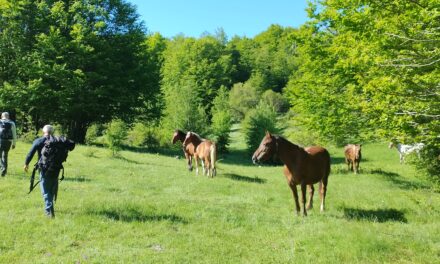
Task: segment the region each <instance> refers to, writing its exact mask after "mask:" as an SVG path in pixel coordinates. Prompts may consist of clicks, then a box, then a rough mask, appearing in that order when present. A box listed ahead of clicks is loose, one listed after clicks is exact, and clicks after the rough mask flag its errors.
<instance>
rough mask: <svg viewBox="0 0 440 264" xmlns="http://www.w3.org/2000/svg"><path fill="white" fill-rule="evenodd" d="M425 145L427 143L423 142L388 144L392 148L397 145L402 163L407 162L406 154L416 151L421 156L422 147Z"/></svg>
mask: <svg viewBox="0 0 440 264" xmlns="http://www.w3.org/2000/svg"><path fill="white" fill-rule="evenodd" d="M424 146H425V144H423V143H415V144H413V145H404V144H400V143H395V142H391V143H390V144H389V145H388V148H390V149H392V148H393V147H395V148H396V149H397V151H398V152H399V155H400V164H402V163H403V162H405V156H406V155H408V154H410V153H412V152H416V153H417V155H418V156H419V157H420V150H422V148H423V147H424Z"/></svg>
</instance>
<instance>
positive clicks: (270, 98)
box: [261, 90, 290, 114]
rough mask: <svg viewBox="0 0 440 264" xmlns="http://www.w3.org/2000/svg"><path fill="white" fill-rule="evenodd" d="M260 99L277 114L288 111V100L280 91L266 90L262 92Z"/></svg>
mask: <svg viewBox="0 0 440 264" xmlns="http://www.w3.org/2000/svg"><path fill="white" fill-rule="evenodd" d="M261 100H262V101H263V102H265V103H266V104H267V105H269V106H271V107H272V108H273V109H274V110H275V112H277V113H279V114H284V113H286V112H287V111H289V107H290V106H289V101H288V99H287V98H286V97H284V96H283V95H282V94H280V93H276V92H274V91H272V90H267V91H265V92H264V93H263V94H262V96H261Z"/></svg>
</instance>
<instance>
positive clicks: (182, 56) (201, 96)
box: [162, 35, 234, 115]
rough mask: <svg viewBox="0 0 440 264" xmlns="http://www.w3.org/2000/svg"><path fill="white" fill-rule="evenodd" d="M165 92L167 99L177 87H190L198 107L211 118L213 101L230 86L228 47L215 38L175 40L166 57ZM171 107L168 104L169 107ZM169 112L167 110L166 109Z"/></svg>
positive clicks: (163, 72) (168, 47) (163, 69)
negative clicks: (220, 90)
mask: <svg viewBox="0 0 440 264" xmlns="http://www.w3.org/2000/svg"><path fill="white" fill-rule="evenodd" d="M163 56H164V63H163V68H162V75H163V81H162V84H163V86H162V91H163V92H164V94H165V96H166V97H167V94H169V93H170V90H173V89H176V87H180V86H187V85H188V84H190V85H191V86H192V89H193V90H194V92H195V93H194V94H193V96H194V100H195V102H196V105H201V106H202V107H203V108H205V110H206V112H207V113H208V114H209V115H210V113H211V112H210V110H211V107H212V102H213V99H214V98H215V96H216V95H217V91H218V89H220V87H221V86H222V85H224V86H228V87H229V86H230V85H231V77H230V76H231V73H232V71H233V70H234V68H233V65H232V60H231V55H230V54H229V53H228V52H227V51H226V49H225V45H224V43H223V42H222V41H220V40H219V39H216V38H215V37H213V36H209V35H208V36H204V37H202V38H200V39H194V38H184V37H181V36H179V37H176V38H174V39H173V40H172V41H170V42H169V44H168V46H167V49H166V50H165V52H164V54H163ZM168 106H169V104H168V103H167V104H166V106H165V107H166V108H167V107H168ZM166 111H168V110H166Z"/></svg>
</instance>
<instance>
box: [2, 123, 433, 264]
mask: <svg viewBox="0 0 440 264" xmlns="http://www.w3.org/2000/svg"><path fill="white" fill-rule="evenodd" d="M232 136H233V142H232V153H231V154H229V155H228V156H226V157H224V159H222V160H221V161H220V162H219V164H218V167H219V169H218V177H216V178H214V179H208V178H206V177H203V176H198V177H196V176H195V174H194V173H189V172H188V171H187V170H186V165H185V161H184V159H183V158H181V159H176V158H175V155H176V154H174V155H173V154H169V156H166V155H159V154H151V153H150V154H146V153H136V152H128V151H124V152H122V153H121V154H122V158H110V157H109V155H108V151H107V150H105V149H102V148H96V147H84V146H78V147H77V149H75V150H74V151H73V152H72V153H71V154H70V156H69V158H68V162H67V164H66V165H65V167H66V179H65V181H64V182H62V183H61V184H60V192H59V200H58V202H57V204H56V218H55V219H54V220H50V219H46V218H45V216H44V214H43V201H42V197H41V194H40V193H39V189H38V188H37V189H36V190H35V191H34V192H33V193H31V194H30V195H27V191H28V183H29V182H28V177H29V175H25V174H24V173H23V172H22V166H23V160H24V156H25V154H26V152H27V150H28V149H29V147H30V145H28V144H25V143H19V144H18V148H17V149H16V150H13V151H11V152H10V174H9V175H7V177H5V178H0V204H1V205H0V206H1V207H0V208H1V209H0V263H293V262H295V263H435V262H437V263H438V259H439V257H440V228H439V227H440V194H438V193H436V192H434V191H432V190H431V189H430V188H429V183H428V182H425V181H424V180H422V179H421V177H417V171H415V170H414V169H413V168H412V167H411V166H409V165H400V164H399V158H398V155H397V152H396V151H392V150H389V149H387V146H386V144H369V145H365V146H364V147H363V157H364V159H365V160H364V161H363V162H362V163H361V172H362V173H361V174H360V175H353V174H351V173H347V172H346V166H345V164H343V158H342V155H343V151H342V149H340V148H330V152H331V155H332V158H333V164H332V173H331V175H330V178H329V187H328V196H327V211H326V212H325V213H320V212H319V206H318V205H319V199H318V195H315V199H314V200H315V208H314V209H313V210H311V211H309V216H308V217H298V216H296V215H295V214H294V213H293V209H294V204H293V199H292V194H291V191H290V189H289V188H288V186H287V184H286V182H285V179H284V176H283V174H282V168H281V167H279V166H278V167H276V166H263V167H259V166H253V165H252V164H251V162H250V157H249V156H248V155H247V154H246V152H245V151H243V148H244V145H243V144H242V143H240V134H239V131H235V132H233V133H232ZM92 153H93V155H91V154H92ZM179 154H180V156H182V155H181V153H179Z"/></svg>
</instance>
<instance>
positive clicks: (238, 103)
mask: <svg viewBox="0 0 440 264" xmlns="http://www.w3.org/2000/svg"><path fill="white" fill-rule="evenodd" d="M259 101H260V92H259V88H258V87H255V86H251V84H250V83H248V82H246V83H245V84H243V83H236V84H234V86H233V87H232V89H231V92H230V96H229V105H230V108H231V114H232V116H233V118H234V120H235V121H241V120H243V119H244V117H245V116H246V114H247V113H248V112H249V111H250V110H251V109H253V108H255V106H256V105H257V104H258V102H259Z"/></svg>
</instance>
